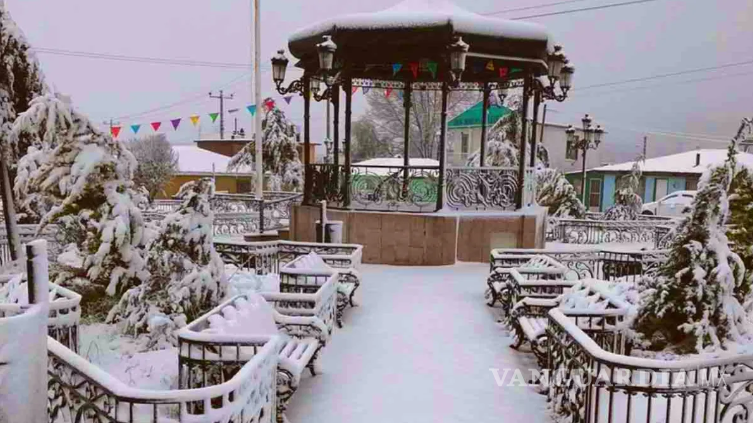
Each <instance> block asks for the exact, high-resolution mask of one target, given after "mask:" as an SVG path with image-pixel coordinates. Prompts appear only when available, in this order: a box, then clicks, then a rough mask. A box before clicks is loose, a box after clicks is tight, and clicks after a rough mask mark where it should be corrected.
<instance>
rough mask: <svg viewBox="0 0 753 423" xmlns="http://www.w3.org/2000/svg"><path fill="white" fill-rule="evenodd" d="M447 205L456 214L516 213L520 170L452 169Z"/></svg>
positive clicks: (447, 185)
mask: <svg viewBox="0 0 753 423" xmlns="http://www.w3.org/2000/svg"><path fill="white" fill-rule="evenodd" d="M446 175H447V177H446V179H445V180H446V192H447V195H446V197H445V203H446V204H447V206H448V207H449V208H451V209H454V210H468V209H470V210H514V209H515V194H516V193H517V192H518V189H519V187H518V169H517V168H512V167H452V168H448V169H447V173H446Z"/></svg>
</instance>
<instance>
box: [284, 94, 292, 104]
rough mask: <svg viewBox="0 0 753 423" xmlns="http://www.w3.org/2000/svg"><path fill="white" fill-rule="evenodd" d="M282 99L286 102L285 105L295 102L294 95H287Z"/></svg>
mask: <svg viewBox="0 0 753 423" xmlns="http://www.w3.org/2000/svg"><path fill="white" fill-rule="evenodd" d="M282 99H283V100H285V103H287V104H290V102H291V101H292V100H293V96H292V95H286V96H285V97H283V98H282Z"/></svg>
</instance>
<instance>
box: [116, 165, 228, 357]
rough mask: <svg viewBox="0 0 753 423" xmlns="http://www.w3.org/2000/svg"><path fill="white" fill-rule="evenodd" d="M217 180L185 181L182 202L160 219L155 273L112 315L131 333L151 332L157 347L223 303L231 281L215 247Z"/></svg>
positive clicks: (153, 250)
mask: <svg viewBox="0 0 753 423" xmlns="http://www.w3.org/2000/svg"><path fill="white" fill-rule="evenodd" d="M213 195H214V184H213V182H212V180H211V179H208V178H204V179H201V180H199V181H192V182H188V183H186V184H184V185H183V186H182V187H181V189H180V192H179V193H178V197H180V198H181V199H182V204H181V205H180V207H179V208H178V209H177V210H176V211H175V212H173V213H171V214H169V215H167V216H166V217H165V219H164V220H163V221H162V223H161V224H160V233H159V234H158V235H157V237H156V238H155V239H154V241H153V242H152V243H151V244H150V247H149V271H150V274H151V277H150V278H149V280H148V281H145V282H144V283H142V284H141V285H139V286H137V287H135V288H132V289H130V290H129V291H128V292H126V293H125V294H124V295H123V297H122V298H121V299H120V302H119V303H118V305H116V306H115V307H114V308H113V309H112V310H111V311H110V314H109V316H108V318H107V320H108V321H109V322H121V325H122V329H123V330H124V331H125V332H127V333H133V334H141V333H145V332H147V331H148V332H149V333H150V338H152V340H153V342H152V344H153V346H155V347H156V346H158V344H160V342H161V341H170V342H173V341H174V339H173V337H172V331H173V330H174V329H176V328H180V327H181V326H184V325H185V324H186V322H189V321H191V320H193V319H195V318H197V317H198V316H200V315H202V314H204V313H205V312H206V311H208V310H210V309H211V308H212V307H215V306H216V305H217V304H219V302H220V300H221V299H222V298H223V297H224V296H225V293H226V290H227V281H226V278H225V275H224V265H223V263H222V259H220V256H219V254H217V252H216V251H215V250H214V244H213V240H212V224H213V220H214V213H213V212H212V210H211V208H210V199H211V197H212V196H213Z"/></svg>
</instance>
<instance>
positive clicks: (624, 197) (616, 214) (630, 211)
mask: <svg viewBox="0 0 753 423" xmlns="http://www.w3.org/2000/svg"><path fill="white" fill-rule="evenodd" d="M640 160H641V159H638V160H636V161H635V163H633V168H632V169H631V171H630V173H628V174H626V175H623V176H622V178H620V188H618V189H617V191H616V192H615V193H614V204H613V205H612V206H611V207H609V208H608V209H607V211H606V212H604V220H638V215H639V214H641V209H642V208H643V200H642V199H641V196H640V195H639V194H638V190H639V189H640V185H641V175H642V172H641V167H640V164H639V161H640Z"/></svg>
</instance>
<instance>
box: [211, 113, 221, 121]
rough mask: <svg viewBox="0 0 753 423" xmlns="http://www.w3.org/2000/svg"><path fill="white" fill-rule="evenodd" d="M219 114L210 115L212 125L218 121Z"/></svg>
mask: <svg viewBox="0 0 753 423" xmlns="http://www.w3.org/2000/svg"><path fill="white" fill-rule="evenodd" d="M219 115H220V114H219V113H210V114H209V117H210V118H211V119H212V123H214V121H216V120H217V116H219Z"/></svg>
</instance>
